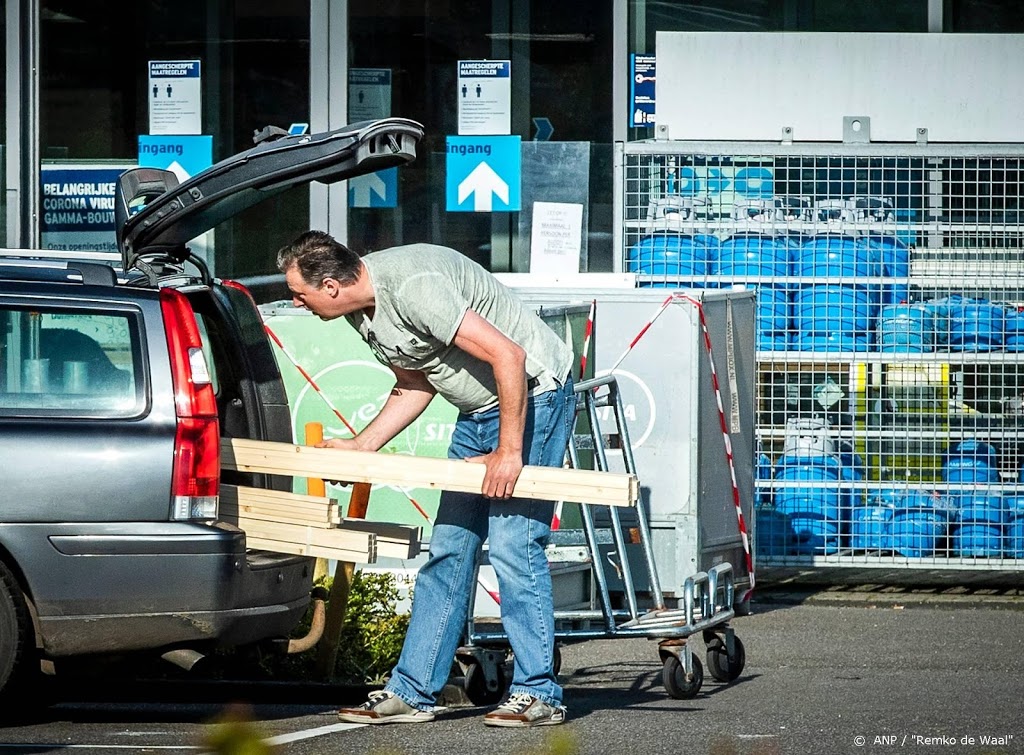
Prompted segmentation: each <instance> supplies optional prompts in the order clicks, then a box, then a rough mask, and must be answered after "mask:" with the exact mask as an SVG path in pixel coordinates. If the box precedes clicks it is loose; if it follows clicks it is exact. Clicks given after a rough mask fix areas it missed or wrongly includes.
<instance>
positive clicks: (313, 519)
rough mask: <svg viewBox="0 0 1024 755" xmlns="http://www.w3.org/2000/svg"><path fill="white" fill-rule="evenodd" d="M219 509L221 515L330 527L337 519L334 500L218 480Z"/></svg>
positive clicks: (338, 517) (338, 515) (339, 520)
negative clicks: (219, 482)
mask: <svg viewBox="0 0 1024 755" xmlns="http://www.w3.org/2000/svg"><path fill="white" fill-rule="evenodd" d="M220 509H221V515H222V516H225V517H229V516H240V515H241V516H248V517H250V518H252V519H271V520H275V521H293V522H303V523H305V524H309V525H311V526H319V527H334V526H337V525H338V524H340V523H341V515H340V513H339V512H338V506H337V501H334V500H332V499H330V498H326V497H324V498H312V497H310V496H304V495H301V494H296V493H291V492H287V491H283V490H265V489H263V488H251V487H246V486H236V485H223V484H222V485H221V486H220Z"/></svg>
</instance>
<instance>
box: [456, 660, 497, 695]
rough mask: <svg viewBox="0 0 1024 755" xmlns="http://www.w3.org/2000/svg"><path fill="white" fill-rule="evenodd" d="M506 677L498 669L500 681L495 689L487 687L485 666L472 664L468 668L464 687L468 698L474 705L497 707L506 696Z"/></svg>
mask: <svg viewBox="0 0 1024 755" xmlns="http://www.w3.org/2000/svg"><path fill="white" fill-rule="evenodd" d="M504 679H505V675H504V674H503V673H502V671H501V669H500V668H499V669H498V681H497V684H496V685H495V687H494V689H491V688H490V687H488V686H487V676H486V674H484V669H483V666H481V665H480V664H479V663H475V662H474V663H470V664H469V665H468V666H466V673H465V681H464V682H463V687H464V688H465V690H466V697H468V698H469V701H470V702H471V703H473V705H497V704H498V703H500V702H501V698H503V697H504V696H505V681H504Z"/></svg>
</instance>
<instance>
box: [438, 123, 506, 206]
mask: <svg viewBox="0 0 1024 755" xmlns="http://www.w3.org/2000/svg"><path fill="white" fill-rule="evenodd" d="M446 151H447V154H446V160H445V167H446V182H445V197H446V200H447V202H446V206H447V209H448V211H449V212H518V211H519V209H520V203H521V201H522V199H521V197H522V192H521V186H520V184H521V180H522V148H521V144H520V138H519V137H518V136H449V137H448V143H447V150H446Z"/></svg>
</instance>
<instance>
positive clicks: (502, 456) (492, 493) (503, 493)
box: [466, 448, 523, 498]
mask: <svg viewBox="0 0 1024 755" xmlns="http://www.w3.org/2000/svg"><path fill="white" fill-rule="evenodd" d="M466 461H469V462H472V463H474V464H484V465H485V466H486V467H487V471H486V472H484V484H483V487H482V488H481V490H480V492H481V493H483V494H484V496H486V497H487V498H511V497H512V492H513V491H514V490H515V487H516V481H517V480H518V479H519V473H520V472H522V471H523V457H522V454H521V453H520V452H507V451H503V450H502V449H500V448H499V449H496V450H495V451H492V452H491V453H489V454H487V455H485V456H472V457H469V458H467V459H466Z"/></svg>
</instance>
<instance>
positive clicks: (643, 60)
mask: <svg viewBox="0 0 1024 755" xmlns="http://www.w3.org/2000/svg"><path fill="white" fill-rule="evenodd" d="M629 69H630V77H629V125H630V127H632V128H637V127H641V126H653V125H654V81H655V76H654V56H653V55H636V54H634V55H630V56H629Z"/></svg>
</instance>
